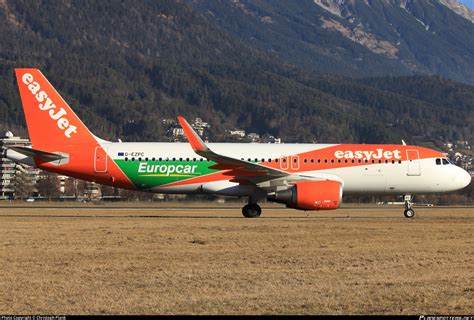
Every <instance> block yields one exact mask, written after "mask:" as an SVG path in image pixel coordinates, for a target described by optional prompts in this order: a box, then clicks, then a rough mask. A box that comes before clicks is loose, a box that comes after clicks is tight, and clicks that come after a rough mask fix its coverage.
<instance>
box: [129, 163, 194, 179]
mask: <svg viewBox="0 0 474 320" xmlns="http://www.w3.org/2000/svg"><path fill="white" fill-rule="evenodd" d="M196 168H197V166H192V165H183V164H178V165H174V164H147V163H145V162H142V163H140V165H139V166H138V173H146V174H147V175H153V176H167V177H169V176H180V175H187V176H188V175H194V174H198V173H196V172H195V171H196Z"/></svg>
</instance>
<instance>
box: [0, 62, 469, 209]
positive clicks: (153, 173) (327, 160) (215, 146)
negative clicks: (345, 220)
mask: <svg viewBox="0 0 474 320" xmlns="http://www.w3.org/2000/svg"><path fill="white" fill-rule="evenodd" d="M15 71H16V77H17V82H18V87H19V90H20V95H21V101H22V103H23V109H24V112H25V118H26V123H27V126H28V132H29V136H30V139H31V144H32V146H31V148H26V147H12V148H10V149H8V150H7V151H6V155H7V157H8V158H10V159H12V160H14V161H17V162H20V163H25V164H28V165H33V166H36V167H38V168H41V169H43V170H47V171H52V172H56V173H59V174H62V175H66V176H71V177H74V178H79V179H83V180H88V181H95V182H97V183H100V184H104V185H109V186H114V187H119V188H126V189H132V190H140V191H147V192H157V193H205V194H215V195H223V196H238V197H248V199H249V201H248V204H247V205H245V206H244V207H243V209H242V213H243V215H244V216H245V217H258V216H260V214H261V208H260V206H259V205H258V202H260V201H262V200H265V199H267V200H269V201H274V202H279V203H283V204H285V205H286V206H287V207H290V208H295V209H300V210H331V209H336V208H338V207H339V206H340V205H341V198H342V195H343V194H380V195H404V196H405V211H404V214H405V216H406V217H408V218H411V217H413V216H414V214H415V212H414V211H413V209H412V201H411V199H412V198H411V197H412V195H414V194H426V193H442V192H448V191H454V190H458V189H462V188H464V187H465V186H467V185H468V184H469V183H470V181H471V177H470V175H469V174H468V173H467V172H466V171H464V170H463V169H461V168H459V167H457V166H455V165H454V164H453V163H451V162H450V160H449V159H448V158H447V157H446V155H444V154H443V153H441V152H438V151H435V150H431V149H427V148H423V147H416V146H410V145H388V144H257V143H252V144H241V143H209V144H206V143H204V142H203V141H202V140H201V138H200V137H199V136H198V135H197V134H196V132H195V131H194V130H193V129H192V128H191V126H190V125H189V124H188V122H186V120H185V119H184V118H182V117H178V119H179V122H180V124H181V126H182V128H183V129H184V132H185V135H186V137H187V139H188V141H189V143H115V142H114V143H112V142H109V141H105V140H102V139H100V138H98V137H96V136H95V135H93V134H92V133H91V132H90V131H89V130H88V129H87V127H86V126H85V125H84V124H83V123H82V121H81V120H80V119H79V118H78V117H77V116H76V114H75V113H74V112H73V111H72V109H71V108H70V107H69V106H68V104H67V103H66V102H65V101H64V100H63V99H62V98H61V96H60V95H59V94H58V92H57V91H56V90H55V89H54V88H53V86H52V85H51V84H50V83H49V82H48V80H47V79H46V78H45V77H44V76H43V74H42V73H41V72H40V71H39V70H37V69H16V70H15Z"/></svg>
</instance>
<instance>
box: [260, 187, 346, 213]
mask: <svg viewBox="0 0 474 320" xmlns="http://www.w3.org/2000/svg"><path fill="white" fill-rule="evenodd" d="M267 199H268V201H273V202H278V203H284V204H286V206H287V207H288V208H294V209H299V210H333V209H337V208H338V207H339V205H340V204H341V202H342V184H341V183H340V182H339V181H334V180H324V181H300V182H295V183H293V186H292V187H291V188H288V189H286V190H281V191H277V192H275V193H274V194H270V195H269V196H268V198H267Z"/></svg>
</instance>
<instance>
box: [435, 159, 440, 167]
mask: <svg viewBox="0 0 474 320" xmlns="http://www.w3.org/2000/svg"><path fill="white" fill-rule="evenodd" d="M436 165H437V166H440V165H441V159H439V158H438V159H436Z"/></svg>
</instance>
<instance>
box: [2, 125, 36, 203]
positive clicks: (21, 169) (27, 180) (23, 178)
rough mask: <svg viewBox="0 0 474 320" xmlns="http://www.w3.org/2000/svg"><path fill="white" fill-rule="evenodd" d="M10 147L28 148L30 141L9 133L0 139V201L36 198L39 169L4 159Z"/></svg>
mask: <svg viewBox="0 0 474 320" xmlns="http://www.w3.org/2000/svg"><path fill="white" fill-rule="evenodd" d="M12 146H21V147H29V146H30V141H29V140H28V139H24V138H20V137H15V136H14V135H13V133H12V132H10V131H8V132H6V133H5V135H4V137H3V138H0V152H1V154H0V157H1V158H0V199H3V200H5V199H14V198H15V197H31V196H36V195H37V194H38V190H37V189H36V181H37V179H38V174H39V169H36V168H32V167H29V166H26V165H23V164H17V163H15V162H13V161H11V160H10V159H8V158H6V157H5V151H6V149H7V148H8V147H12Z"/></svg>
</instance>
